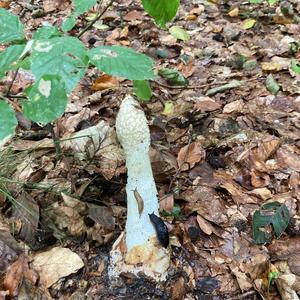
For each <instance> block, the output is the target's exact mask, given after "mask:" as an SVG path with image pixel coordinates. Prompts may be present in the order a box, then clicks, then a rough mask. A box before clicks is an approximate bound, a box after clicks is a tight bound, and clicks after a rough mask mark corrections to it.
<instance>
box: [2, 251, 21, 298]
mask: <svg viewBox="0 0 300 300" xmlns="http://www.w3.org/2000/svg"><path fill="white" fill-rule="evenodd" d="M25 263H26V262H25V256H24V255H20V256H19V258H18V260H17V261H15V262H14V263H13V264H12V265H11V266H10V267H9V268H8V270H7V272H6V275H5V278H4V282H3V285H4V287H5V288H6V289H7V290H9V295H10V296H11V297H15V296H17V295H18V293H19V287H20V285H21V284H22V281H23V277H24V265H25Z"/></svg>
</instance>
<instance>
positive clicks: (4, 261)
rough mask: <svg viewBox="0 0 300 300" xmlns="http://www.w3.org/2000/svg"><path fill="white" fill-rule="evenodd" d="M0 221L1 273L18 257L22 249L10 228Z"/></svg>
mask: <svg viewBox="0 0 300 300" xmlns="http://www.w3.org/2000/svg"><path fill="white" fill-rule="evenodd" d="M1 225H2V224H1V223H0V274H1V273H2V272H3V271H5V270H6V268H7V267H8V266H9V264H11V263H12V262H13V261H15V260H16V259H17V258H18V254H20V253H21V249H20V248H19V246H18V243H17V242H16V240H15V239H14V238H13V237H12V235H11V234H10V231H9V228H4V226H1Z"/></svg>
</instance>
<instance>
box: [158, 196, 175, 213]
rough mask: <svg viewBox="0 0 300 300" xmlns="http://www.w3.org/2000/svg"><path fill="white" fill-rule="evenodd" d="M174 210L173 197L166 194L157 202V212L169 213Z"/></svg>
mask: <svg viewBox="0 0 300 300" xmlns="http://www.w3.org/2000/svg"><path fill="white" fill-rule="evenodd" d="M173 208H174V195H173V194H168V195H165V196H164V197H162V198H161V199H160V201H159V210H160V211H166V212H168V213H171V212H172V211H173Z"/></svg>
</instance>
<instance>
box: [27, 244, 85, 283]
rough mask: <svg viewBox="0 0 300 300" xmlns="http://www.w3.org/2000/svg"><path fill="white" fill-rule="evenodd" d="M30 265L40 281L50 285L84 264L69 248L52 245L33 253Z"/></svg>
mask: <svg viewBox="0 0 300 300" xmlns="http://www.w3.org/2000/svg"><path fill="white" fill-rule="evenodd" d="M32 266H33V268H34V269H35V270H36V271H37V272H38V274H39V276H40V281H41V283H42V284H43V285H44V286H46V287H50V286H52V285H53V284H54V283H55V282H57V281H58V280H59V279H60V278H62V277H65V276H68V275H70V274H73V273H75V272H77V271H78V270H79V269H81V268H82V267H83V266H84V264H83V261H82V259H81V258H80V257H79V256H78V255H77V254H76V253H74V252H72V251H71V250H70V249H68V248H63V247H54V248H52V249H51V250H48V251H45V252H40V253H37V254H36V255H34V257H33V261H32Z"/></svg>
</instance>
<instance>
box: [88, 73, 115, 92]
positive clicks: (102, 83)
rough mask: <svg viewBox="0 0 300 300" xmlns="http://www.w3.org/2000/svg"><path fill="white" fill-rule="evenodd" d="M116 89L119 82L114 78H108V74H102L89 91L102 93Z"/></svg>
mask: <svg viewBox="0 0 300 300" xmlns="http://www.w3.org/2000/svg"><path fill="white" fill-rule="evenodd" d="M117 87H119V80H118V79H117V78H116V77H113V76H110V75H108V74H103V75H101V76H100V77H98V78H97V79H96V80H95V81H94V83H93V85H92V87H91V89H92V91H102V90H105V89H109V88H117Z"/></svg>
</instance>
